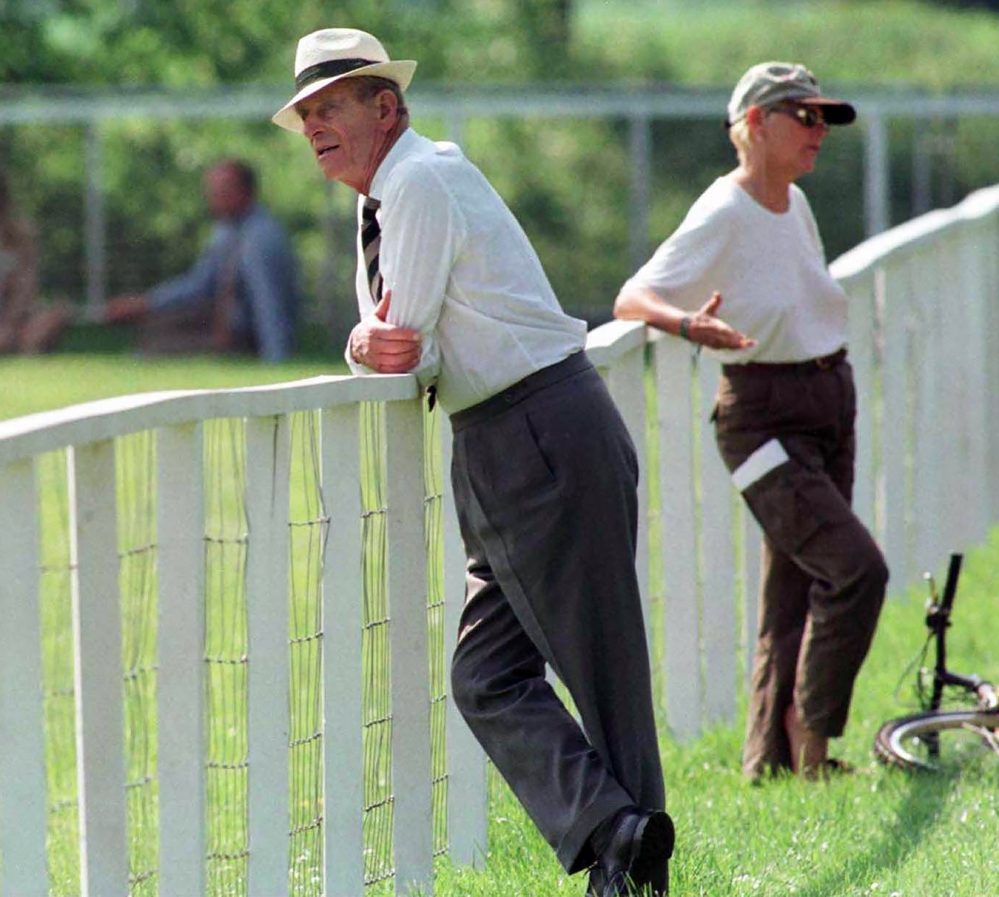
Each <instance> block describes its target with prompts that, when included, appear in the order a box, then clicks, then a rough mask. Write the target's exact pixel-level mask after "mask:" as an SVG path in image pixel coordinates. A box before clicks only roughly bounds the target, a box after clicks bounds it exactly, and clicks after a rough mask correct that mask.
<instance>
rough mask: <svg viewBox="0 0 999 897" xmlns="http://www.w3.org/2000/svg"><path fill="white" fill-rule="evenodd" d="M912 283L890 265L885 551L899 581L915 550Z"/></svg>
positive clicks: (886, 319) (886, 348) (886, 307)
mask: <svg viewBox="0 0 999 897" xmlns="http://www.w3.org/2000/svg"><path fill="white" fill-rule="evenodd" d="M909 288H910V283H909V277H908V271H907V270H906V269H905V268H903V267H902V266H901V265H898V264H896V265H893V266H892V267H890V268H888V269H887V270H886V271H885V294H884V334H883V335H884V362H883V367H882V401H883V413H882V421H881V463H882V468H883V470H884V488H885V498H884V537H883V539H884V541H883V546H884V553H885V558H886V559H887V561H888V569H889V570H891V571H892V572H893V573H894V574H895V576H896V577H898V579H896V582H898V581H900V580H901V581H906V580H907V579H908V576H907V573H908V563H909V552H908V545H907V544H906V541H907V540H906V518H907V516H908V502H907V500H906V498H907V496H906V482H905V469H906V455H907V453H908V451H909V450H910V446H909V444H908V440H907V438H906V437H907V435H908V434H909V432H910V427H909V415H908V414H907V410H908V402H907V386H908V379H907V374H908V371H907V364H906V356H907V354H908V347H907V333H906V318H907V309H906V299H907V291H908V290H909Z"/></svg>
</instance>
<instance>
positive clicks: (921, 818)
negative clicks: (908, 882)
mask: <svg viewBox="0 0 999 897" xmlns="http://www.w3.org/2000/svg"><path fill="white" fill-rule="evenodd" d="M954 778H955V776H953V775H943V774H922V773H903V772H899V771H895V770H889V771H888V773H887V774H886V776H885V779H884V781H885V784H886V786H887V787H889V788H892V787H895V786H896V785H898V786H900V787H902V788H904V789H905V792H906V793H905V798H904V800H903V801H902V804H901V805H900V806H899V808H898V812H897V814H896V817H895V822H894V823H893V824H892V825H891V826H889V827H887V828H885V829H883V830H882V832H881V835H880V837H878V838H877V839H875V840H872V841H870V842H869V846H868V848H867V849H866V850H863V851H858V852H857V853H855V854H853V856H852V857H851V859H849V860H848V861H847V862H846V863H843V864H842V865H840V866H838V867H837V868H836V869H835V870H834V871H830V872H828V873H827V874H825V875H823V876H821V877H818V878H816V879H815V880H813V881H810V882H809V883H808V885H807V886H806V887H805V888H804V889H802V890H800V891H798V892H797V897H829V895H830V894H838V893H841V892H842V891H843V890H845V889H846V888H848V887H849V886H855V885H856V884H857V883H858V882H859V881H863V880H864V878H865V877H866V876H870V875H871V872H872V870H874V869H891V868H894V867H895V866H898V865H899V864H900V863H901V862H902V861H903V860H904V859H905V858H906V857H907V856H908V855H909V854H910V853H912V852H913V851H914V850H915V849H916V848H917V847H918V846H919V844H920V842H921V841H922V840H923V838H924V837H925V835H926V833H927V832H928V831H929V829H930V828H932V826H933V824H934V822H936V820H937V818H938V817H939V816H940V813H941V811H942V810H943V808H944V805H945V804H946V802H947V798H948V796H949V795H950V793H951V791H952V790H953V788H954Z"/></svg>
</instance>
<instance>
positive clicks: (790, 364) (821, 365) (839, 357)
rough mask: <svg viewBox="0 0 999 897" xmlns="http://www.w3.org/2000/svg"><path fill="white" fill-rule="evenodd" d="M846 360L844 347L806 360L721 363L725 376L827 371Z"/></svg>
mask: <svg viewBox="0 0 999 897" xmlns="http://www.w3.org/2000/svg"><path fill="white" fill-rule="evenodd" d="M843 361H846V348H843V349H837V350H836V351H835V352H833V353H832V354H831V355H823V356H822V357H821V358H809V359H808V361H775V362H765V361H749V362H746V363H745V364H723V365H722V371H723V372H724V374H725V376H726V377H739V376H745V375H748V376H754V375H757V374H791V373H798V374H808V373H813V372H816V371H829V370H832V369H833V368H834V367H836V365H838V364H840V363H841V362H843Z"/></svg>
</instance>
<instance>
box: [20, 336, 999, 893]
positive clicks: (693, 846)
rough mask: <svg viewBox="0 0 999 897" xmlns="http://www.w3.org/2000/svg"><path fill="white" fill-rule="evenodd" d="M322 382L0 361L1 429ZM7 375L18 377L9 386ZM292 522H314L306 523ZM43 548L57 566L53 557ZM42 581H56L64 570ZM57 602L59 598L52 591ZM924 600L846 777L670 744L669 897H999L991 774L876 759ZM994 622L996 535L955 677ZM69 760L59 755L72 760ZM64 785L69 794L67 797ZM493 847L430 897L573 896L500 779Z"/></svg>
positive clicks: (884, 655) (308, 369)
mask: <svg viewBox="0 0 999 897" xmlns="http://www.w3.org/2000/svg"><path fill="white" fill-rule="evenodd" d="M325 370H326V367H325V365H323V364H321V363H320V362H318V361H305V362H302V363H296V364H289V365H282V366H279V367H266V366H263V365H259V364H256V363H250V362H220V361H212V360H207V359H201V360H184V361H176V360H174V361H164V360H156V361H153V360H148V359H146V360H138V359H134V358H131V357H129V356H127V355H121V354H112V353H108V354H104V355H87V356H81V355H76V354H72V353H70V354H62V355H55V356H49V357H45V358H38V359H5V360H0V377H2V378H3V382H4V384H5V387H7V386H11V388H5V389H4V390H3V392H2V396H0V417H3V416H10V414H11V412H12V410H13V409H17V410H16V411H14V412H13V413H28V412H31V411H36V410H40V409H42V408H45V407H55V406H58V405H62V404H64V403H65V401H66V400H73V401H77V400H86V399H91V398H96V397H98V396H100V395H112V394H118V393H124V392H129V391H132V390H142V389H162V388H168V387H181V388H183V387H203V386H218V385H245V384H250V383H259V382H264V381H265V380H269V381H277V380H283V379H292V378H294V377H298V376H308V375H311V374H315V373H322V372H324V371H325ZM15 373H16V375H17V377H18V378H20V379H17V380H15V379H13V377H14V374H15ZM11 384H13V385H11ZM136 451H141V446H139V447H138V448H137V449H136ZM376 504H377V502H376ZM300 513H301V516H302V517H312V516H314V510H313V509H308V508H306V509H303V510H301V512H300ZM47 528H48V527H47ZM137 538H138V540H139V541H142V538H144V537H141V538H140V537H138V536H137ZM55 541H56V542H58V541H59V540H55ZM49 548H50V549H51V553H54V554H60V553H61V552H60V551H57V550H56V549H57V548H58V546H57V545H55V544H52V545H50V546H49ZM305 553H306V554H308V552H305ZM46 556H47V555H46ZM940 561H941V564H942V563H943V561H944V559H943V558H941V559H940ZM938 572H939V571H938ZM49 575H50V576H60V577H61V576H62V574H60V573H59V572H58V571H57V572H56V573H53V574H49ZM305 575H308V571H306V573H305ZM56 588H57V590H58V591H61V589H62V586H61V585H57V586H56ZM304 591H305V592H310V591H311V588H304ZM922 601H923V594H922V591H921V590H918V589H913V590H910V591H908V592H905V593H897V592H896V593H894V594H893V595H892V598H891V600H890V601H889V602H888V604H887V606H886V608H885V611H884V614H883V617H882V621H881V625H880V627H879V630H878V634H877V638H876V640H875V643H874V647H873V649H872V653H871V656H870V658H869V660H868V662H867V664H866V665H865V668H864V671H863V673H862V675H861V678H860V681H859V683H858V688H857V693H856V698H855V702H854V707H853V713H852V717H851V721H850V725H849V727H848V730H847V734H846V736H845V737H844V738H843V739H842V740H841V741H840V742H838V743H836V744H835V747H834V752H835V754H836V755H837V756H842V757H844V758H845V759H847V760H849V761H850V762H851V763H853V764H854V765H856V766H857V767H858V770H859V771H858V774H857V775H856V776H853V777H849V778H842V779H839V780H836V781H833V782H830V783H828V784H819V785H809V784H805V783H801V782H798V781H796V780H793V779H785V780H780V781H775V782H772V783H769V784H767V785H765V786H763V787H752V786H750V785H748V784H747V783H746V782H745V780H744V779H743V777H742V775H741V773H740V768H739V756H740V748H741V729H742V724H741V721H740V723H738V724H736V725H734V726H730V727H722V728H719V729H717V730H714V731H711V732H709V733H707V734H706V735H704V736H703V737H701V738H700V739H698V740H697V741H695V742H693V743H691V744H683V745H681V744H677V743H675V742H674V741H673V740H671V739H670V738H669V737H668V736H667V735H666V734H664V737H663V740H662V752H663V758H664V768H665V773H666V781H667V789H668V795H669V796H668V800H669V809H670V811H671V812H672V813H673V815H674V816H675V818H676V821H677V825H678V837H679V841H678V847H677V854H676V857H675V861H674V863H673V866H672V874H673V893H674V894H676V895H710V897H768V895H773V897H778V895H780V897H784V895H798V897H854V895H856V897H859V895H871V894H873V895H897V897H908V895H920V897H986V895H992V894H996V893H999V863H997V862H996V856H995V853H996V849H997V845H999V763H992V764H989V765H986V766H984V767H982V768H979V769H974V770H970V771H968V772H967V773H965V774H964V775H961V776H959V775H952V774H951V775H945V776H936V777H913V776H908V775H905V774H900V773H897V772H894V771H890V770H885V769H882V768H881V767H879V766H878V765H877V764H875V762H874V761H873V759H872V754H871V742H872V739H873V736H874V733H875V731H876V729H877V727H878V726H879V725H880V723H881V722H883V721H884V720H885V719H887V718H889V717H892V716H896V715H902V714H903V713H905V712H907V711H909V710H911V709H913V708H914V707H915V696H914V694H913V689H912V687H911V681H912V677H911V676H907V677H905V678H904V679H903V673H904V671H905V669H906V667H907V665H908V663H909V661H910V660H911V659H912V657H913V656H914V655H915V654H916V653H917V650H918V648H919V647H920V646H921V644H922V641H923V638H924V633H925V630H924V627H923V622H922V616H923V615H922ZM60 606H62V605H60ZM53 609H56V608H53ZM63 609H65V608H63ZM997 609H999V529H997V530H996V531H994V532H993V533H992V535H991V538H990V539H989V540H988V541H987V543H986V544H985V545H983V546H981V547H979V548H977V549H975V550H973V551H971V552H969V556H968V559H967V562H966V565H965V571H964V573H963V575H962V583H961V589H960V592H959V596H958V604H957V607H956V615H955V625H954V627H953V628H952V629H951V662H952V665H953V666H954V667H955V668H956V669H958V670H960V671H962V672H979V673H981V674H983V675H986V676H991V677H992V678H996V677H999V659H997V654H996V651H995V648H994V646H995V644H996V641H997V637H999V622H997V614H996V610H997ZM305 616H306V619H303V626H304V627H305V628H304V629H303V632H307V631H308V626H309V623H310V621H309V619H307V618H308V617H309V616H310V614H308V613H306V615H305ZM49 648H50V649H51V653H50V655H49V656H50V657H52V656H55V655H61V656H63V657H64V658H65V657H68V654H66V653H65V651H64V650H60V649H59V646H58V645H55V644H53V645H50V646H49ZM68 675H69V673H68V672H65V671H64V674H60V675H57V676H54V677H53V678H54V679H56V680H58V681H62V680H63V679H64V678H65V677H66V676H68ZM900 681H901V687H899V684H900ZM53 747H54V748H55V747H57V746H56V745H53ZM65 750H66V752H67V753H69V752H71V751H72V747H71V746H66V747H65ZM70 768H71V764H70ZM62 787H63V788H64V789H65V791H66V793H71V792H72V786H71V783H68V782H67V783H65V784H64V786H62ZM56 793H57V794H58V793H61V792H60V789H58V788H57V789H56ZM305 796H307V795H303V797H305ZM65 824H66V831H65V832H61V830H60V833H59V834H57V833H56V831H55V830H54V831H53V836H55V837H58V838H69V839H72V837H73V836H74V831H75V829H74V826H73V820H72V819H71V818H67V819H66V820H65ZM490 846H491V849H490V852H489V855H488V857H487V858H486V862H485V865H484V868H483V869H481V870H471V869H459V868H454V867H452V866H451V865H450V864H449V863H448V861H447V860H446V859H443V860H440V861H439V864H438V865H439V875H438V880H437V885H436V889H435V893H436V894H437V895H438V897H486V895H488V897H507V895H509V897H524V895H532V897H534V895H537V897H542V895H543V897H559V895H576V897H579V895H581V894H582V891H583V887H584V883H583V879H582V878H580V877H576V878H573V879H569V878H568V877H567V876H565V875H564V874H563V873H562V872H561V870H560V868H559V866H558V864H557V863H556V861H555V859H554V857H553V855H552V853H551V851H550V850H549V848H548V847H547V845H546V844H544V843H543V842H542V840H541V838H540V836H539V835H538V834H537V832H536V831H535V830H534V828H533V826H532V825H531V823H530V822H529V820H528V819H527V818H526V816H525V814H524V812H523V810H522V809H521V808H520V807H519V805H518V804H517V802H516V801H515V800H514V799H513V798H512V796H511V795H510V793H509V791H508V789H507V788H506V787H505V785H503V783H502V782H500V781H498V780H496V779H495V777H494V781H493V783H492V808H491V814H490ZM55 859H56V864H55V865H56V869H55V871H56V873H57V880H58V886H57V892H58V893H67V894H69V893H73V892H74V891H73V885H72V881H73V879H74V876H75V865H74V863H73V861H72V860H71V859H69V858H68V856H67V854H65V852H58V853H57V855H56V857H55ZM371 893H374V891H372V892H371ZM379 893H380V891H379Z"/></svg>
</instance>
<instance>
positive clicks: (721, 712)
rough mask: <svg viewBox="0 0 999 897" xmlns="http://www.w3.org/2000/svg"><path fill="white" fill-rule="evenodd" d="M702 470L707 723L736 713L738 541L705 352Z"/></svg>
mask: <svg viewBox="0 0 999 897" xmlns="http://www.w3.org/2000/svg"><path fill="white" fill-rule="evenodd" d="M697 368H698V380H699V383H700V414H699V415H698V418H699V419H698V424H699V428H700V431H701V438H700V472H701V477H700V479H701V514H700V529H701V558H700V560H701V565H700V566H701V577H700V579H701V631H702V633H703V642H704V643H703V652H704V657H705V659H706V661H707V663H708V664H709V665H710V669H711V673H710V675H707V676H705V678H704V717H705V722H706V723H707V724H708V725H714V724H718V723H726V722H730V721H731V720H732V719H734V718H735V696H736V686H737V682H738V678H739V675H738V672H737V671H736V650H735V646H736V635H735V550H734V549H735V546H734V541H733V540H734V535H735V531H734V525H733V521H732V485H731V479H730V478H729V475H728V470H727V469H726V468H725V464H724V463H723V462H722V460H721V457H720V456H719V454H718V448H717V446H716V445H715V439H714V433H713V431H712V426H711V422H710V417H711V411H712V408H713V407H714V397H715V392H716V390H717V388H718V376H719V373H720V371H719V367H718V363H717V362H715V361H711V360H708V359H706V358H703V357H702V358H700V359H699V362H698V365H697Z"/></svg>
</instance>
